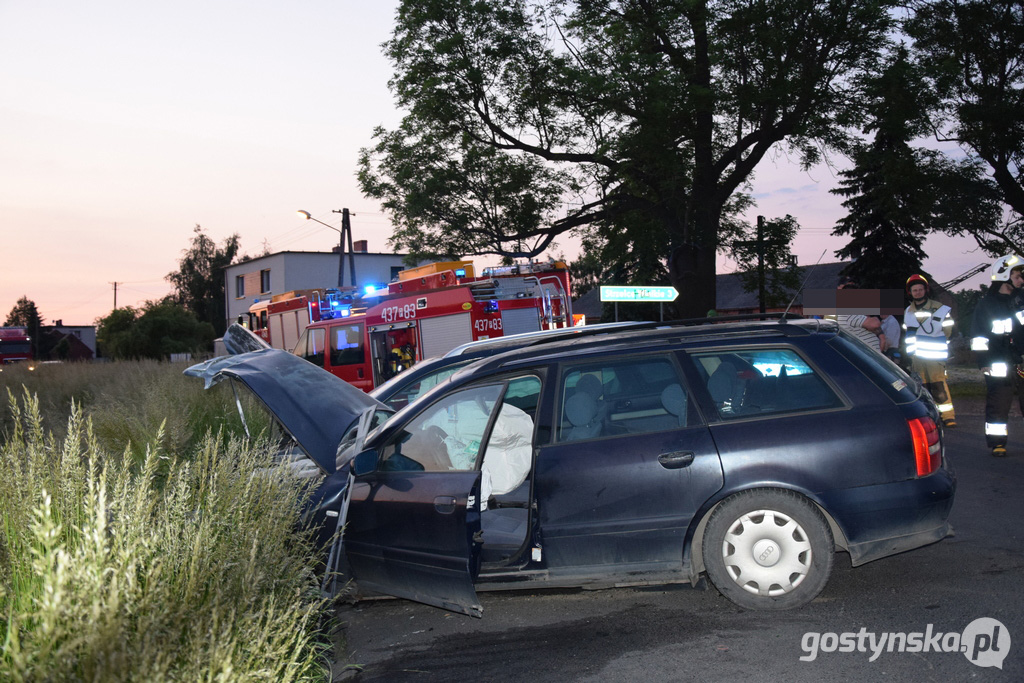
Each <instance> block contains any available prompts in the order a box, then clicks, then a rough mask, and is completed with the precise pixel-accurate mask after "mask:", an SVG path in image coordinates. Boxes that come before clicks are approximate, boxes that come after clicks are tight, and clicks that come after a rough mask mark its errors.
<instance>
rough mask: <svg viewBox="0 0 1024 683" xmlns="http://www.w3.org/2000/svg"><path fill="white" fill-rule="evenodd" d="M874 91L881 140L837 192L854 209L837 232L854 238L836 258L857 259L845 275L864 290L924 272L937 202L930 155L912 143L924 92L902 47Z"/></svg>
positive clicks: (861, 154)
mask: <svg viewBox="0 0 1024 683" xmlns="http://www.w3.org/2000/svg"><path fill="white" fill-rule="evenodd" d="M868 87H869V92H870V93H871V95H872V102H873V104H872V106H871V118H872V120H871V123H870V124H869V125H868V127H867V129H866V130H865V131H864V132H865V133H871V132H874V139H873V140H872V141H871V143H870V144H868V145H865V146H862V147H861V148H860V149H858V150H857V151H856V152H855V153H854V155H853V162H854V165H853V168H851V169H849V170H847V171H843V172H842V173H841V174H840V175H841V176H842V178H843V180H842V181H841V182H840V187H838V188H836V189H833V190H832V193H833V194H837V195H840V196H842V197H846V201H844V202H843V207H844V208H846V210H847V211H848V214H847V215H846V216H845V217H844V218H842V219H841V220H840V221H839V222H838V223H837V224H836V227H835V229H834V230H833V231H832V234H834V235H844V236H846V235H848V236H850V238H851V239H850V242H849V243H848V244H847V245H846V246H845V247H843V248H842V249H839V250H837V251H836V252H835V253H836V256H838V257H840V258H845V259H853V263H852V264H851V265H849V266H847V267H846V268H845V269H844V270H843V273H842V274H843V275H847V276H849V277H852V278H853V279H854V280H855V281H856V282H857V283H858V284H859V285H860V286H861V287H869V288H880V289H885V288H891V289H902V288H903V284H904V282H906V279H907V278H908V277H910V275H912V274H913V273H920V272H921V261H922V260H923V259H924V258H925V256H926V254H925V252H924V250H923V249H922V246H921V245H922V242H923V241H924V238H925V237H926V236H927V234H928V232H929V219H930V217H931V215H932V212H933V207H934V204H935V202H934V198H933V196H932V192H931V191H930V190H929V184H930V179H929V177H928V174H927V173H926V172H925V171H924V170H923V166H924V165H925V161H926V160H925V157H927V156H928V154H929V153H927V152H924V151H921V150H915V149H913V148H911V146H910V144H909V143H910V141H911V140H913V139H914V138H916V137H918V136H919V134H920V133H922V132H923V131H924V120H923V119H922V117H921V113H922V111H923V107H922V102H923V101H924V88H923V86H922V85H921V79H920V78H919V77H918V76H917V74H916V73H915V71H914V68H913V66H912V65H911V64H910V62H909V60H908V59H907V53H906V50H905V49H904V48H902V47H901V48H900V49H899V50H897V52H896V54H895V57H894V58H893V60H892V61H891V62H890V63H889V65H888V66H887V68H886V69H885V70H884V72H883V73H882V74H881V75H880V76H878V77H877V78H875V79H871V80H870V81H869V84H868Z"/></svg>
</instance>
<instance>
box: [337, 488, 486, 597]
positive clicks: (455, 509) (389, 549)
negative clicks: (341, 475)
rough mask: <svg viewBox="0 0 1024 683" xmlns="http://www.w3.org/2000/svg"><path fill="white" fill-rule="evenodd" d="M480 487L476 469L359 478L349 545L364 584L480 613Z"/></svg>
mask: <svg viewBox="0 0 1024 683" xmlns="http://www.w3.org/2000/svg"><path fill="white" fill-rule="evenodd" d="M479 489H480V473H479V472H478V471H469V472H375V473H373V474H370V475H367V476H364V477H361V478H356V480H355V482H354V485H353V486H352V491H351V497H350V500H349V508H348V519H347V521H346V525H345V552H346V556H347V559H348V563H349V567H350V569H351V571H352V575H353V577H354V578H355V579H356V581H357V582H358V583H359V586H360V588H361V589H365V590H372V591H375V592H380V593H385V594H387V595H394V596H396V597H402V598H407V599H410V600H416V601H418V602H423V603H426V604H428V605H435V606H437V607H442V608H444V609H448V610H452V611H456V612H461V613H463V614H469V615H472V616H480V614H481V609H482V608H481V606H480V601H479V600H478V599H477V596H476V592H475V591H474V590H473V580H474V578H475V576H476V573H477V567H476V564H477V560H476V557H477V556H478V551H479V549H478V548H477V547H476V546H477V545H479V543H478V541H476V540H474V539H475V537H477V536H478V532H479V531H480V507H479V497H480V495H479Z"/></svg>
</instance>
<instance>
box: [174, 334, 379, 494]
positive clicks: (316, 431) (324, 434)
mask: <svg viewBox="0 0 1024 683" xmlns="http://www.w3.org/2000/svg"><path fill="white" fill-rule="evenodd" d="M185 374H186V375H189V376H190V377H199V378H201V379H202V380H203V381H204V382H205V384H206V388H207V389H209V388H210V387H211V386H213V385H214V384H217V383H218V382H221V381H223V380H224V379H225V378H230V379H235V380H238V381H239V382H241V383H242V384H244V385H245V386H246V387H248V388H249V390H250V391H252V393H253V394H255V395H256V396H257V397H258V398H259V399H260V400H261V401H262V402H263V403H264V404H265V405H266V407H267V409H268V410H270V412H271V413H272V414H273V415H274V417H275V418H277V420H278V422H280V423H281V425H282V426H283V427H284V428H285V430H287V432H288V433H289V434H290V435H291V436H292V437H293V438H294V439H295V441H296V442H298V444H299V446H300V447H301V448H302V450H304V451H305V452H306V454H307V455H308V456H309V457H310V459H312V460H313V461H314V462H315V463H316V464H317V465H318V466H319V467H320V469H322V470H324V472H326V473H328V474H330V473H332V472H334V471H335V469H336V466H335V458H336V453H337V449H338V443H339V442H340V441H341V437H342V436H344V434H345V432H346V431H347V430H348V428H349V427H350V426H351V425H352V424H353V423H354V422H355V421H356V420H357V419H359V417H360V416H361V415H363V414H364V413H366V412H368V411H373V410H376V409H381V410H387V411H388V412H391V411H390V409H388V408H387V406H385V405H384V404H383V403H381V402H380V401H378V400H376V399H374V398H372V397H370V396H369V395H367V394H365V393H363V392H362V391H360V390H359V389H356V388H355V387H354V386H352V385H351V384H349V383H348V382H346V381H345V380H343V379H341V378H339V377H336V376H334V375H332V374H331V373H329V372H327V371H325V370H324V369H323V368H319V367H317V366H315V365H313V364H312V363H310V362H308V361H306V360H304V359H302V358H299V357H298V356H295V355H292V354H291V353H288V352H287V351H282V350H280V349H270V348H267V349H260V350H258V351H250V352H248V353H242V354H239V355H235V356H219V357H217V358H213V359H211V360H208V361H206V362H204V363H199V364H198V365H193V366H191V367H190V368H188V369H187V370H185Z"/></svg>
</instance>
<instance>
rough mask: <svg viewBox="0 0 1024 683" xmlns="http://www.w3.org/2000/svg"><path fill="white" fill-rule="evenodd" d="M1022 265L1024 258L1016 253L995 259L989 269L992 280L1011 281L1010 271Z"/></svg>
mask: <svg viewBox="0 0 1024 683" xmlns="http://www.w3.org/2000/svg"><path fill="white" fill-rule="evenodd" d="M1020 267H1024V259H1022V258H1021V257H1020V256H1017V255H1016V254H1007V255H1006V256H1002V257H1000V258H998V259H996V260H995V262H994V263H993V264H992V267H991V268H990V269H989V271H988V272H989V277H991V279H992V282H1009V280H1010V271H1011V270H1013V269H1015V268H1020Z"/></svg>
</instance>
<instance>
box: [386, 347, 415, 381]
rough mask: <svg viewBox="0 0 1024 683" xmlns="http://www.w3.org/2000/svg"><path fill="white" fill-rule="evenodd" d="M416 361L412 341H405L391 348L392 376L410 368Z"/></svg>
mask: <svg viewBox="0 0 1024 683" xmlns="http://www.w3.org/2000/svg"><path fill="white" fill-rule="evenodd" d="M415 362H416V356H415V352H414V351H413V348H412V343H410V342H408V341H407V342H405V343H404V344H402V345H401V346H396V347H395V348H393V349H391V376H392V377H394V376H395V375H397V374H398V373H400V372H401V371H402V370H408V369H409V368H411V367H412V365H413V363H415Z"/></svg>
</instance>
